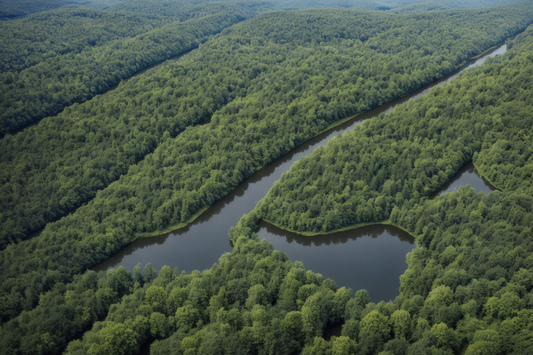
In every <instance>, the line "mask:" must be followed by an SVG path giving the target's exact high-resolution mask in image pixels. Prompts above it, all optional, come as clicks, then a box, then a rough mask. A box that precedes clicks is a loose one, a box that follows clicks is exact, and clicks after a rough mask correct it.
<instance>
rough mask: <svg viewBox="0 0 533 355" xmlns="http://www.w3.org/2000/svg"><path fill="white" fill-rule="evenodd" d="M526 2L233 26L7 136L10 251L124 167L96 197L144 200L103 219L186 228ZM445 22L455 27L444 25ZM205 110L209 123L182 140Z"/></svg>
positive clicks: (475, 45)
mask: <svg viewBox="0 0 533 355" xmlns="http://www.w3.org/2000/svg"><path fill="white" fill-rule="evenodd" d="M531 9H532V7H531V4H530V3H528V2H522V3H517V4H516V5H513V6H509V7H505V8H503V10H487V11H482V12H479V11H477V10H476V11H472V10H463V11H455V12H453V11H452V12H450V13H446V12H444V13H438V12H435V13H430V14H416V15H405V16H397V15H385V14H378V13H372V12H357V11H348V10H344V11H339V10H331V11H327V12H326V11H324V10H320V11H309V12H301V13H295V12H292V13H290V12H289V13H287V12H276V13H272V14H265V15H261V16H259V17H257V18H256V19H254V20H253V21H250V22H246V23H243V24H241V25H238V26H233V27H232V28H230V29H228V30H226V31H224V32H223V33H222V34H221V35H220V36H218V37H217V38H214V39H212V40H211V41H209V42H207V43H206V44H205V45H203V46H202V47H201V48H200V49H198V50H197V51H196V52H195V54H194V55H191V56H190V59H189V58H187V59H184V60H181V61H179V62H177V63H175V64H171V65H167V66H164V67H162V68H159V69H157V70H153V71H151V72H150V73H149V75H146V76H142V77H139V78H136V79H135V80H131V81H129V82H127V83H125V84H123V85H122V86H120V87H119V88H118V89H117V90H116V91H114V92H111V93H108V94H107V95H102V96H100V97H96V98H94V99H93V100H90V101H87V102H85V103H82V104H80V105H74V106H72V107H69V108H68V109H67V110H65V111H64V112H62V113H61V114H59V115H58V116H55V117H50V118H48V119H46V120H44V121H43V122H41V123H40V124H39V125H36V126H33V127H29V128H28V129H26V130H24V131H23V132H20V133H18V134H16V135H13V136H6V137H5V138H4V139H3V140H1V141H0V149H1V151H2V152H5V153H3V154H2V156H1V161H0V171H1V173H0V174H1V176H0V180H1V181H3V182H4V184H3V186H2V188H1V192H0V198H1V201H2V204H1V206H0V208H1V210H0V213H1V215H0V225H2V227H3V228H2V231H1V232H0V233H1V238H2V241H1V242H2V248H4V247H5V246H6V245H7V244H9V243H13V242H16V241H18V240H20V239H22V238H24V236H25V235H27V234H28V233H29V232H31V231H33V230H36V229H38V228H40V227H41V226H43V225H45V224H46V223H47V222H49V221H51V220H53V219H55V218H57V217H60V216H62V215H64V214H66V213H67V212H68V211H70V210H72V209H73V208H76V207H78V206H79V205H80V204H82V203H83V202H85V201H87V200H89V199H90V198H92V197H93V196H94V195H95V194H96V192H97V191H98V190H101V189H103V188H105V187H106V186H108V185H109V184H110V183H111V182H113V181H115V180H116V179H117V178H118V177H119V176H121V175H122V174H125V173H128V174H126V175H125V176H124V177H123V180H122V181H120V182H117V184H115V185H113V186H112V187H110V188H109V189H107V190H104V191H102V195H101V198H100V199H99V201H101V202H98V201H96V202H94V203H95V204H96V205H97V206H100V205H101V204H105V205H108V206H111V205H109V204H108V202H104V201H109V200H115V201H117V199H116V198H115V197H113V195H114V194H116V193H118V194H119V195H121V199H123V200H124V201H125V200H128V199H130V198H134V199H140V200H139V201H143V202H142V203H141V202H139V203H137V202H133V204H134V205H138V204H142V205H143V206H144V207H143V208H142V209H136V210H135V209H132V208H130V207H128V205H129V203H128V204H120V205H118V206H115V205H117V204H116V203H113V204H112V205H113V207H112V208H111V210H110V211H109V213H107V212H104V214H103V215H106V216H107V217H108V220H109V218H113V219H115V218H117V217H118V216H119V215H123V213H125V212H126V213H127V214H129V213H130V212H134V214H133V215H129V216H128V217H127V218H126V219H127V220H128V222H127V223H134V225H132V226H129V227H128V229H129V230H131V231H133V232H134V233H153V232H155V231H158V230H164V229H167V228H170V227H171V226H173V225H178V224H180V223H186V222H188V221H189V220H190V218H191V216H194V215H196V214H197V213H198V212H199V211H201V210H202V209H203V208H205V207H206V206H208V205H210V204H212V203H213V202H214V201H215V200H216V199H219V198H221V197H222V196H224V195H225V194H226V193H228V192H229V191H231V190H232V189H233V188H234V187H235V186H236V185H237V184H238V183H240V182H241V181H242V180H243V178H244V177H246V176H249V175H250V174H251V173H253V172H254V171H255V170H257V169H258V168H259V167H261V166H264V165H265V164H267V163H269V162H270V161H272V160H274V159H276V158H278V157H279V156H280V155H281V154H283V153H285V152H287V151H289V150H290V149H292V148H294V147H295V146H296V145H298V144H300V143H301V142H303V141H304V140H306V139H309V138H311V137H312V136H314V135H316V134H317V133H318V132H320V131H322V130H324V129H325V128H327V127H328V126H329V125H331V124H332V123H335V122H336V121H339V120H341V119H344V118H346V117H349V116H352V115H354V114H357V113H360V112H363V111H366V110H368V109H369V108H372V107H375V106H377V105H379V104H382V103H384V102H387V101H390V100H392V99H394V98H396V97H399V96H402V95H405V94H407V93H409V92H411V91H413V90H415V89H416V88H418V87H420V86H422V85H424V84H427V83H429V82H431V81H433V80H435V79H436V78H438V77H441V76H443V75H446V74H448V73H450V72H451V71H453V70H454V69H456V68H457V67H459V66H460V65H461V64H462V63H464V62H465V61H466V60H468V59H469V58H470V57H472V56H473V55H476V54H479V53H481V52H483V51H484V50H485V49H487V48H489V47H491V46H492V45H494V44H496V43H497V42H498V41H501V40H502V39H503V38H505V37H506V36H508V35H510V34H512V33H515V32H516V31H518V30H520V29H521V28H523V27H524V26H525V25H527V24H528V22H529V21H530V18H531V16H530V11H531ZM450 14H452V15H453V16H449V15H450ZM502 14H505V16H504V17H502V16H503V15H502ZM213 16H225V15H221V14H219V15H213ZM355 19H357V22H356V21H354V20H355ZM189 21H199V22H201V23H203V22H202V21H206V22H208V20H204V19H202V18H200V19H197V20H195V19H193V20H189ZM186 23H187V22H186ZM308 24H312V26H309V25H308ZM445 26H455V28H454V29H452V28H450V29H449V30H448V31H442V30H441V28H443V27H445ZM486 26H491V28H492V27H493V28H494V30H493V31H492V32H491V33H488V32H487V31H485V27H486ZM265 37H268V38H269V40H268V41H265V40H264V39H265ZM117 63H120V62H117ZM383 68H387V71H384V70H382V69H383ZM193 88H194V90H193ZM103 117H105V119H101V118H103ZM210 118H213V119H212V121H211V122H210V124H209V125H206V126H205V127H197V128H195V129H191V130H186V131H185V132H184V133H183V134H180V135H178V133H179V132H181V131H182V130H183V129H184V128H185V127H187V126H189V125H191V124H195V123H199V122H202V121H206V120H208V119H210ZM167 132H168V133H167ZM230 137H231V139H230ZM233 138H234V139H233ZM44 142H46V144H43V143H44ZM43 147H45V148H44V149H43ZM156 147H157V150H156V151H155V152H154V154H153V155H151V156H150V157H149V158H148V159H146V161H143V162H142V163H139V165H137V166H135V167H133V165H134V164H135V163H137V162H139V161H141V160H142V158H143V157H144V156H145V155H146V154H148V153H150V152H152V151H154V149H156ZM161 159H163V161H161ZM171 165H172V166H171ZM130 167H131V169H130ZM128 169H130V170H129V172H128ZM199 171H201V173H200V174H197V173H196V172H199ZM213 172H216V173H215V175H213ZM154 176H158V177H160V179H161V180H160V182H154V181H156V180H154V179H153V177H154ZM132 181H137V182H136V183H132ZM141 181H142V182H141ZM119 191H120V192H119ZM44 196H46V198H44ZM45 201H46V202H45ZM115 209H117V210H116V211H115ZM88 210H91V211H94V212H95V211H98V210H96V209H94V208H93V207H90V208H89V209H88ZM132 210H135V211H132ZM94 212H90V213H91V214H92V213H94ZM96 213H98V214H101V213H102V212H101V211H99V212H96ZM85 216H88V215H85ZM123 217H125V216H122V217H119V218H123ZM91 219H93V220H95V218H93V217H92V218H91ZM96 220H99V218H97V219H96ZM112 225H114V223H112ZM128 233H129V232H128ZM113 250H114V248H113Z"/></svg>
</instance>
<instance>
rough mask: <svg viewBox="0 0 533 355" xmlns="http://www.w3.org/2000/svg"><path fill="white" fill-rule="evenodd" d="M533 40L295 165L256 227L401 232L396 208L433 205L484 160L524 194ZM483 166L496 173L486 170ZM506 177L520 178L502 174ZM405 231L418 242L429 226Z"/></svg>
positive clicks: (447, 253)
mask: <svg viewBox="0 0 533 355" xmlns="http://www.w3.org/2000/svg"><path fill="white" fill-rule="evenodd" d="M529 33H530V30H528V33H525V34H523V35H522V36H520V37H519V38H518V39H517V41H516V43H515V44H514V45H513V48H518V47H520V48H521V49H520V51H521V52H519V53H520V54H510V55H509V56H503V57H501V58H499V59H494V60H493V61H492V63H491V65H485V66H483V67H481V68H479V69H476V70H473V71H471V72H469V73H465V74H464V75H461V76H460V77H459V78H458V79H457V80H454V81H453V82H451V83H449V84H446V85H443V86H441V87H438V88H435V89H433V90H432V91H431V93H429V94H428V95H427V96H425V97H424V98H421V99H419V100H415V101H413V102H410V103H408V104H406V105H401V106H398V107H396V109H395V110H393V111H392V112H391V113H390V114H388V115H382V116H380V117H378V118H376V119H373V120H369V121H365V122H363V123H362V124H360V125H359V126H357V127H356V128H355V129H354V130H352V131H351V132H348V133H346V134H344V135H342V136H339V137H336V138H335V139H332V140H331V141H330V142H329V143H328V145H327V147H326V148H325V149H324V148H321V147H320V148H318V149H317V150H315V151H314V152H313V153H312V154H311V155H309V156H307V157H304V158H303V159H301V160H300V161H299V162H297V163H296V164H295V165H294V166H293V167H292V169H291V171H290V172H288V173H286V174H284V175H283V176H282V177H281V179H280V181H279V182H278V183H277V184H276V185H275V186H274V187H273V188H272V189H271V190H270V191H269V193H268V195H267V196H266V198H265V199H264V201H263V203H262V205H261V209H260V214H261V216H262V218H264V219H266V220H268V221H270V222H272V223H274V224H276V225H280V226H283V227H284V228H288V229H292V230H297V231H302V232H303V231H308V232H326V231H331V230H335V229H339V228H343V227H346V226H351V225H355V224H361V223H369V222H381V221H386V220H389V219H390V221H391V222H393V223H397V221H398V218H399V216H398V212H399V208H402V207H406V206H408V205H410V204H413V203H415V202H418V201H420V200H421V199H422V198H424V197H427V196H430V195H431V194H432V193H433V192H434V191H436V190H437V189H438V188H439V187H440V186H442V184H444V183H445V182H446V181H447V180H448V179H450V178H451V177H452V176H453V175H454V174H455V173H456V172H457V170H458V169H459V168H460V167H461V166H462V165H463V164H464V163H466V162H467V161H469V160H471V159H473V160H474V163H475V164H476V165H477V164H478V161H480V167H481V168H480V171H481V173H484V172H485V171H489V176H490V178H492V179H494V180H497V181H498V182H499V181H500V180H502V179H506V180H507V181H509V183H508V184H507V189H512V190H514V191H517V192H528V191H529V185H530V183H531V181H532V178H531V177H532V175H531V172H533V170H532V168H533V165H532V164H531V162H530V160H531V159H529V158H527V159H526V158H524V156H526V157H528V154H529V153H528V151H529V150H530V149H529V148H526V146H527V147H529V145H528V144H525V143H524V142H525V141H524V140H523V139H521V138H520V137H529V135H530V134H531V133H532V130H533V126H532V124H533V121H532V120H531V115H530V112H531V106H532V104H533V102H532V101H531V96H530V95H529V96H528V95H524V94H523V93H526V92H531V90H533V88H532V87H531V82H530V81H529V80H528V79H525V78H526V76H525V75H523V74H519V73H525V72H528V71H530V70H531V64H530V61H529V59H527V58H528V56H529V54H528V53H529V51H530V50H531V46H530V44H528V43H526V41H525V40H523V39H521V38H529ZM504 92H505V94H503V93H504ZM494 117H498V118H499V119H500V120H501V119H503V122H500V121H499V120H495V119H494ZM505 137H509V138H507V139H509V140H511V138H510V137H513V142H514V144H513V145H510V144H508V145H506V146H503V148H502V146H500V145H498V142H501V141H502V139H504V138H505ZM524 139H525V138H524ZM528 149H529V150H528ZM499 150H503V151H504V152H505V153H504V154H503V153H502V154H503V156H502V154H499V153H498V151H499ZM520 152H523V155H519V154H521V153H520ZM489 157H490V158H489ZM505 157H508V158H509V159H506V160H504V158H505ZM487 159H492V160H495V159H497V160H498V161H500V162H501V164H502V165H497V164H494V165H491V166H490V167H489V166H488V165H487V164H489V163H490V161H487ZM502 166H505V169H504V170H502V169H501V168H502ZM511 170H512V171H515V172H517V173H506V171H511ZM493 176H497V177H496V178H493ZM288 201H290V203H287V202H288ZM395 208H396V209H395ZM469 213H473V215H472V216H471V217H472V218H473V219H476V218H477V219H478V220H480V221H482V220H484V219H486V218H487V211H485V210H484V208H482V207H481V206H480V208H479V209H476V211H471V212H469ZM517 218H521V217H520V215H519V214H518V215H517ZM413 223H414V220H413ZM408 226H409V228H412V229H413V230H415V231H416V233H417V234H418V233H420V232H421V228H422V227H424V226H425V225H423V224H421V223H420V222H418V223H417V224H416V225H413V224H408ZM455 254H456V250H455V248H454V247H450V248H448V249H446V250H443V253H442V255H441V256H440V257H439V258H440V259H441V261H442V262H443V263H447V262H449V261H450V260H452V259H453V258H454V257H455ZM462 277H464V275H463V276H462V275H460V274H454V275H453V276H452V274H449V275H447V278H459V279H460V278H462Z"/></svg>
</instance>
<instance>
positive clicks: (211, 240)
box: [92, 45, 507, 300]
mask: <svg viewBox="0 0 533 355" xmlns="http://www.w3.org/2000/svg"><path fill="white" fill-rule="evenodd" d="M506 48H507V47H506V45H502V46H500V47H499V48H497V49H496V50H495V51H492V52H490V53H487V54H486V55H485V56H483V57H482V58H480V59H478V60H476V61H473V62H471V63H469V64H468V65H466V66H464V67H463V68H461V69H460V70H458V71H457V72H455V73H453V74H451V75H449V76H447V77H444V78H442V79H440V80H438V81H435V82H433V83H432V84H430V85H428V86H426V87H424V88H422V89H420V90H417V91H415V92H413V93H411V94H409V95H407V96H405V97H402V98H400V99H398V100H395V101H393V102H390V103H388V104H385V105H382V106H380V107H378V108H376V109H373V110H371V111H368V112H366V113H364V114H361V115H359V116H356V117H354V118H352V119H350V120H349V121H346V122H344V123H343V124H341V125H339V126H337V127H335V128H332V129H331V130H329V131H327V132H324V133H322V134H320V135H318V136H317V137H315V138H312V139H310V140H309V141H307V142H305V143H303V144H302V145H300V146H299V147H297V148H296V149H294V150H293V151H291V152H289V153H287V154H286V155H284V156H283V157H281V158H280V159H278V160H276V161H274V162H273V163H271V164H269V165H267V166H265V167H264V168H262V169H260V170H259V171H257V172H256V173H255V174H254V175H252V176H251V177H249V178H248V179H246V180H245V181H244V182H243V183H242V184H241V185H239V186H238V187H237V188H236V189H235V190H234V191H232V192H231V193H229V194H228V195H227V196H226V197H224V198H222V199H221V200H219V201H217V202H216V203H215V204H213V205H212V206H211V207H209V209H208V210H207V211H205V212H204V213H203V214H202V215H201V216H200V217H198V219H196V220H195V221H194V222H193V223H191V224H190V225H188V226H187V227H185V228H182V229H179V230H177V231H174V232H172V233H170V234H167V235H163V236H159V237H151V238H140V239H137V240H135V241H134V242H132V243H130V244H128V245H127V246H125V247H124V248H122V249H121V250H120V251H119V252H117V253H116V254H115V255H113V256H111V257H110V258H108V259H107V260H105V261H104V262H102V263H101V264H98V265H96V266H94V267H93V268H92V269H93V270H96V271H103V270H107V269H108V268H110V267H118V266H119V265H123V266H124V267H126V268H127V269H129V270H132V269H133V267H134V266H135V265H136V264H137V263H141V264H142V265H145V264H147V263H149V262H151V263H152V264H153V266H154V268H156V269H160V268H161V267H162V266H164V265H171V266H173V267H174V266H177V267H178V269H179V270H180V271H181V270H185V271H187V272H190V271H192V270H195V269H197V270H204V269H206V268H210V267H211V266H212V265H213V264H214V263H216V262H217V261H218V258H219V257H220V256H221V255H222V254H223V253H225V252H229V251H231V250H232V249H231V246H230V244H229V240H228V238H227V231H228V230H229V228H230V227H231V226H234V225H236V224H237V222H238V221H239V219H240V218H241V217H242V215H243V214H245V213H248V212H250V211H251V210H253V209H254V207H255V205H256V204H257V202H258V201H259V200H260V199H261V198H263V197H264V196H265V195H266V193H267V192H268V190H269V189H270V188H271V187H272V185H273V184H274V183H275V182H276V181H277V180H278V179H279V178H280V176H281V174H282V173H283V172H286V171H288V170H289V168H290V167H291V166H292V164H294V162H296V161H297V160H299V159H300V158H301V157H302V156H304V155H307V154H309V153H311V152H312V151H313V150H314V149H316V148H317V147H318V146H320V145H325V144H326V143H327V142H328V141H329V140H330V139H331V138H332V137H334V136H336V135H338V134H339V133H341V132H345V131H348V130H351V129H353V128H354V127H355V126H356V125H358V124H359V123H361V122H362V121H363V120H366V119H369V118H372V117H375V116H377V115H379V114H380V113H382V112H389V111H390V110H392V109H393V108H394V107H395V106H396V105H400V104H403V103H406V102H407V101H409V100H410V99H416V98H417V97H420V96H421V95H423V94H425V93H427V92H429V90H430V89H431V88H432V87H434V86H437V85H441V84H442V83H444V82H447V81H449V80H451V79H452V78H454V77H455V76H457V74H458V73H459V72H460V71H462V70H465V69H468V68H471V67H473V66H476V65H479V64H481V63H482V62H483V61H484V60H485V59H486V58H487V57H489V56H493V55H495V54H500V53H503V52H504V51H505V50H506ZM463 175H464V174H462V175H461V176H463ZM464 176H465V177H466V176H467V175H464ZM460 183H461V182H460ZM468 183H469V184H470V185H473V183H472V182H468ZM344 233H346V234H342V235H337V234H334V235H329V236H324V237H320V238H318V239H309V237H297V236H296V235H291V236H287V235H286V234H284V233H282V232H281V231H279V230H277V232H276V229H275V227H272V226H270V227H269V228H267V227H266V226H265V225H262V227H261V228H260V229H259V234H260V235H261V236H263V237H267V239H268V240H269V241H271V242H272V243H273V244H274V247H275V248H276V249H279V250H281V251H284V252H286V253H287V254H288V255H289V257H290V258H291V260H301V259H299V258H302V259H303V258H304V256H300V255H304V254H298V253H300V251H298V252H295V251H294V250H295V249H298V248H300V249H301V248H304V250H305V251H304V252H303V253H311V255H314V256H313V257H311V258H310V259H307V257H305V258H306V259H305V261H304V260H301V261H304V264H305V266H306V267H307V268H308V269H311V270H313V271H314V272H318V273H321V274H323V275H324V276H325V277H330V278H332V279H334V280H335V281H336V282H337V285H338V286H339V287H340V286H347V287H351V288H352V289H353V290H354V291H356V290H358V289H359V288H361V287H364V288H365V289H367V290H368V291H369V292H370V296H371V297H372V299H373V300H381V299H384V300H388V299H392V298H394V297H395V296H396V295H397V294H398V285H399V280H398V277H399V275H401V274H402V273H403V272H404V271H405V269H406V264H405V255H406V254H407V252H409V251H410V250H412V249H413V248H414V241H413V239H412V238H410V237H409V236H408V235H407V234H404V232H402V231H401V230H399V229H396V228H393V227H383V226H379V225H376V226H368V227H365V228H364V229H360V230H359V229H358V230H355V231H350V232H344ZM283 238H284V239H285V241H283ZM302 238H304V239H302ZM328 238H329V239H328ZM289 240H290V242H289ZM299 241H300V242H301V243H300V242H299ZM305 243H307V245H306V244H305ZM313 259H316V260H315V263H313ZM335 270H336V271H335ZM370 270H375V272H370Z"/></svg>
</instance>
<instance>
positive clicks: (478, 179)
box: [431, 161, 497, 198]
mask: <svg viewBox="0 0 533 355" xmlns="http://www.w3.org/2000/svg"><path fill="white" fill-rule="evenodd" d="M465 185H470V186H471V187H473V188H474V189H475V190H476V192H480V191H483V192H485V193H486V194H488V193H491V192H492V191H495V190H497V189H496V187H494V185H492V184H491V183H490V182H488V181H487V180H485V179H484V178H483V177H482V176H480V175H479V173H478V172H477V170H476V168H474V163H472V161H470V162H468V163H466V164H465V165H463V167H462V168H461V169H459V171H458V172H457V174H455V176H454V177H452V178H451V179H450V180H448V182H447V183H446V184H444V185H443V186H442V187H441V188H440V189H438V190H437V191H436V192H435V193H434V194H433V195H432V196H431V198H434V197H436V196H441V195H444V194H445V193H447V192H452V191H457V189H458V188H459V186H465Z"/></svg>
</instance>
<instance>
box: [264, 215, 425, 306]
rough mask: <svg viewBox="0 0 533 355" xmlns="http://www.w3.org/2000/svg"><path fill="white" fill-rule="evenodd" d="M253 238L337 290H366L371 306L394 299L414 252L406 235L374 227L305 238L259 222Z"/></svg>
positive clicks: (413, 246)
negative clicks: (409, 255) (332, 283)
mask: <svg viewBox="0 0 533 355" xmlns="http://www.w3.org/2000/svg"><path fill="white" fill-rule="evenodd" d="M257 234H258V235H259V237H260V238H266V239H267V240H268V241H269V242H271V243H272V245H273V246H274V248H275V249H277V250H281V251H283V252H285V253H287V255H288V256H289V259H291V260H292V261H296V260H299V261H301V262H303V263H304V265H305V267H306V269H308V270H313V271H314V272H318V273H320V274H322V275H323V276H324V277H325V278H327V277H329V278H331V279H332V280H335V282H336V283H337V285H338V286H339V287H340V286H345V287H350V288H351V289H352V290H353V291H354V292H355V291H357V290H360V289H366V290H367V291H368V292H369V293H370V297H371V298H372V301H374V302H379V301H381V300H384V301H389V300H393V299H394V298H395V297H396V296H397V295H398V293H399V287H400V275H402V274H403V273H404V272H405V270H406V269H407V264H406V262H405V256H406V254H407V253H409V252H410V251H412V250H413V249H414V248H415V239H414V238H413V237H412V236H411V235H410V234H408V233H407V232H405V231H403V230H401V229H399V228H396V227H393V226H387V225H378V224H376V225H370V226H365V227H361V228H357V229H354V230H349V231H344V232H338V233H332V234H328V235H321V236H314V237H306V236H302V235H300V234H296V233H291V232H287V231H284V230H282V229H280V228H278V227H276V226H273V225H271V224H269V223H267V222H265V221H261V222H260V224H259V229H258V231H257Z"/></svg>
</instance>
